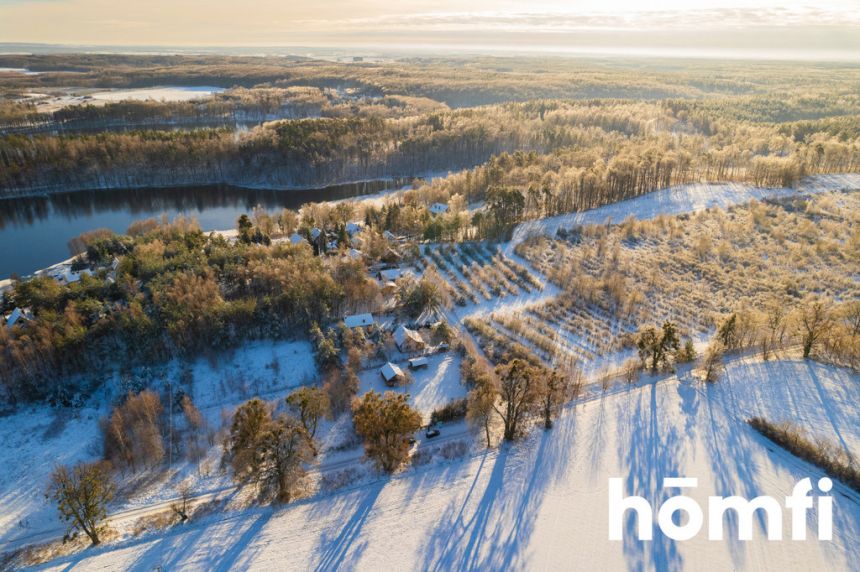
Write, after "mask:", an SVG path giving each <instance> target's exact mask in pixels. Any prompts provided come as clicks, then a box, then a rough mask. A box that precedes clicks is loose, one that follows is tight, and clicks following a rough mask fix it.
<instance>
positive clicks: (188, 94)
mask: <svg viewBox="0 0 860 572" xmlns="http://www.w3.org/2000/svg"><path fill="white" fill-rule="evenodd" d="M222 91H224V88H222V87H211V86H197V87H184V86H164V87H147V88H142V89H112V90H108V91H96V92H93V93H91V94H89V95H90V97H92V98H93V99H96V100H99V101H123V100H129V99H133V100H138V101H146V100H148V99H151V100H154V101H192V100H195V99H203V98H205V97H209V96H210V95H212V94H214V93H221V92H222Z"/></svg>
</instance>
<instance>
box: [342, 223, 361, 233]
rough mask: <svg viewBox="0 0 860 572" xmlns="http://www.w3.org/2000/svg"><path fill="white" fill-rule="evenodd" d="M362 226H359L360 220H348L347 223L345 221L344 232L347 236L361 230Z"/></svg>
mask: <svg viewBox="0 0 860 572" xmlns="http://www.w3.org/2000/svg"><path fill="white" fill-rule="evenodd" d="M362 228H363V227H362V226H361V223H360V222H348V223H346V233H347V234H348V235H349V236H352V235H354V234H357V233H359V232H361V229H362Z"/></svg>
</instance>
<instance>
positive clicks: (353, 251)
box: [347, 248, 364, 260]
mask: <svg viewBox="0 0 860 572" xmlns="http://www.w3.org/2000/svg"><path fill="white" fill-rule="evenodd" d="M347 255H348V256H349V257H350V258H352V259H353V260H358V259H359V258H362V257H363V256H364V253H363V252H361V251H360V250H356V249H354V248H350V249H349V252H347Z"/></svg>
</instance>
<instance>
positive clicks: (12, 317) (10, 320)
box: [6, 308, 33, 328]
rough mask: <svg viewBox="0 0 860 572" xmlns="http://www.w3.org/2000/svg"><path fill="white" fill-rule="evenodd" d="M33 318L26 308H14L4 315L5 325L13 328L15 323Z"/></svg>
mask: <svg viewBox="0 0 860 572" xmlns="http://www.w3.org/2000/svg"><path fill="white" fill-rule="evenodd" d="M32 319H33V315H32V314H31V313H30V311H29V310H28V309H26V308H24V309H21V308H15V309H14V310H12V313H11V314H9V315H8V316H6V327H7V328H13V327H15V325H21V324H23V323H25V322H29V321H30V320H32Z"/></svg>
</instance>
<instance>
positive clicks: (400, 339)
mask: <svg viewBox="0 0 860 572" xmlns="http://www.w3.org/2000/svg"><path fill="white" fill-rule="evenodd" d="M394 343H395V344H397V349H399V350H400V351H401V352H405V353H408V352H418V351H421V350H423V349H424V346H425V345H426V344H425V343H424V338H422V337H421V334H419V333H418V332H416V331H415V330H410V329H409V328H407V327H406V326H404V325H402V324H401V325H400V326H398V327H397V329H396V330H394Z"/></svg>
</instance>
